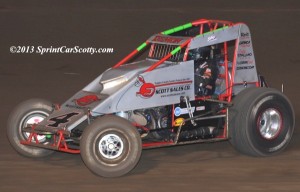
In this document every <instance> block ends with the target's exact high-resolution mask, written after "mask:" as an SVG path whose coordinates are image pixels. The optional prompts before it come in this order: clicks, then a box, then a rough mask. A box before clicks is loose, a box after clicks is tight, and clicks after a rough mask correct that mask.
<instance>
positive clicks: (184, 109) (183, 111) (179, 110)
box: [174, 107, 195, 117]
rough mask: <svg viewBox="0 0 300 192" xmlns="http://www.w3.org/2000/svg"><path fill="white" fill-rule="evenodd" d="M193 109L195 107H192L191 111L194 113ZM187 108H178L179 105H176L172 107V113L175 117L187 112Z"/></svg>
mask: <svg viewBox="0 0 300 192" xmlns="http://www.w3.org/2000/svg"><path fill="white" fill-rule="evenodd" d="M194 111H195V107H192V113H194ZM188 113H189V110H188V109H187V108H180V107H176V108H175V109H174V115H175V116H176V117H178V116H180V115H184V114H188Z"/></svg>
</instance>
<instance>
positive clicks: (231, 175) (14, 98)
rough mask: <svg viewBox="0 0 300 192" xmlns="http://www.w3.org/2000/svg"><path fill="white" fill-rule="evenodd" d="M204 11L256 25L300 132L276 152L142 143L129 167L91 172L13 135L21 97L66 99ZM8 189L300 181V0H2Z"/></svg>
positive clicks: (248, 186) (1, 177) (262, 67)
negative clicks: (35, 154)
mask: <svg viewBox="0 0 300 192" xmlns="http://www.w3.org/2000/svg"><path fill="white" fill-rule="evenodd" d="M199 18H210V19H223V20H232V21H235V22H238V21H243V22H245V23H247V24H248V25H249V26H250V29H251V32H252V37H253V42H254V52H255V57H256V60H257V65H258V69H259V71H260V73H262V74H264V75H265V77H266V79H267V80H268V81H269V82H270V83H271V85H272V86H273V87H275V88H278V89H280V87H281V83H284V85H285V94H286V95H287V96H288V97H289V98H290V99H291V101H292V103H293V105H294V109H295V112H296V132H295V134H294V137H293V140H292V142H291V144H290V146H289V147H288V148H287V149H286V151H284V152H283V153H281V154H280V155H278V156H275V157H269V158H252V157H247V156H243V155H241V154H239V153H238V152H236V151H235V150H234V149H233V148H232V147H231V145H230V144H229V143H228V142H221V143H213V144H196V145H188V146H180V147H173V148H164V149H154V150H146V151H143V154H142V158H141V160H140V162H139V164H138V166H137V167H136V168H135V169H134V170H133V171H132V172H131V173H130V174H129V175H127V176H125V177H121V178H116V179H105V178H101V177H97V176H95V175H93V174H92V173H91V172H90V171H89V170H88V169H87V168H86V167H85V165H84V164H83V162H82V160H81V158H80V155H70V154H64V153H56V154H55V155H54V156H52V157H50V158H48V159H42V160H33V159H28V158H24V157H22V156H20V155H18V154H17V153H16V152H15V151H14V150H13V149H12V148H11V147H10V145H9V143H8V141H7V138H6V122H7V119H8V114H9V112H10V111H11V110H12V109H13V107H14V106H15V105H16V104H17V103H19V102H21V101H23V100H26V99H29V98H33V97H39V98H45V99H48V100H51V101H53V102H55V103H61V102H63V101H65V100H66V99H67V98H68V97H70V96H71V95H72V94H74V93H75V92H76V91H78V90H79V89H81V88H82V87H83V86H84V85H86V84H87V83H89V82H90V81H91V80H93V79H94V78H95V77H96V76H97V75H99V74H100V73H102V72H103V71H104V70H105V69H106V68H108V67H109V66H112V65H113V64H115V63H116V62H117V61H118V60H120V59H121V58H122V57H124V56H125V55H126V54H128V53H129V52H130V51H132V50H133V49H134V48H136V47H137V46H138V45H140V44H141V43H142V42H144V41H145V39H147V38H148V37H149V36H150V35H151V34H153V33H156V32H159V31H163V30H165V29H168V28H171V27H174V26H177V25H180V24H184V23H187V22H190V21H193V20H196V19H199ZM0 23H1V30H0V39H1V43H0V50H1V51H0V88H1V91H0V98H1V100H0V103H1V107H0V114H1V116H0V125H1V126H0V149H1V150H0V151H1V154H0V191H1V192H13V191H18V192H19V191H22V192H25V191H31V192H33V191H156V192H157V191H172V192H174V191H230V192H233V191H300V142H299V141H300V131H299V129H298V128H299V127H298V124H299V123H298V121H297V119H299V114H300V107H299V106H300V101H299V98H300V89H299V84H298V81H299V80H300V79H299V70H300V54H299V50H300V47H299V45H300V38H299V34H300V2H299V1H296V0H295V1H291V0H285V1H260V0H255V1H250V0H249V1H240V0H232V1H216V0H211V1H188V0H186V1H177V0H172V1H163V2H161V1H158V0H153V1H151V2H144V1H143V2H142V1H126V2H125V1H122V2H118V3H116V4H114V3H112V2H108V1H103V2H102V1H73V0H72V1H63V2H61V1H38V0H36V1H33V0H28V1H22V2H21V3H20V4H18V3H14V2H12V1H7V2H2V3H0ZM13 45H14V46H18V45H21V46H22V45H25V46H29V45H34V46H43V47H50V46H53V47H54V46H64V45H65V46H70V47H71V46H75V45H78V46H81V47H90V46H93V47H113V48H114V53H113V54H95V55H89V54H84V55H83V54H45V55H38V54H11V53H10V52H9V48H10V46H13Z"/></svg>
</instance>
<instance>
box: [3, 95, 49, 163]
mask: <svg viewBox="0 0 300 192" xmlns="http://www.w3.org/2000/svg"><path fill="white" fill-rule="evenodd" d="M52 111H53V107H52V103H51V102H49V101H46V100H43V99H30V100H27V101H24V102H22V103H20V104H19V105H18V106H17V107H16V108H15V109H14V110H13V111H12V113H11V114H10V116H9V118H8V125H7V137H8V140H9V142H10V143H11V145H12V146H13V148H14V149H15V150H16V151H17V152H19V153H20V154H21V155H23V156H26V157H32V158H41V157H46V156H49V155H51V154H52V153H54V151H52V150H48V149H42V148H38V147H32V146H26V145H23V144H21V143H20V141H21V140H26V139H28V137H29V133H26V132H24V131H23V129H24V128H25V127H28V126H32V125H33V124H38V123H40V122H41V121H43V120H44V119H45V118H46V117H47V116H49V114H50V113H52ZM37 139H38V141H39V142H40V143H43V142H45V140H46V136H45V135H39V136H37Z"/></svg>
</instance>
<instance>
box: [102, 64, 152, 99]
mask: <svg viewBox="0 0 300 192" xmlns="http://www.w3.org/2000/svg"><path fill="white" fill-rule="evenodd" d="M154 63H155V61H151V60H142V61H138V62H134V63H130V64H126V65H122V66H120V67H118V68H110V69H108V70H107V71H105V72H104V73H103V74H102V75H101V78H100V82H99V83H100V85H101V86H102V91H101V94H107V95H111V94H112V93H114V92H116V91H118V90H119V89H120V88H121V87H123V86H124V85H125V84H127V83H128V82H130V81H131V80H132V79H133V78H135V77H136V76H137V75H138V74H140V73H142V72H144V71H145V70H146V69H147V68H149V67H150V66H151V65H152V64H154Z"/></svg>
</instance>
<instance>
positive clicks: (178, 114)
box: [174, 107, 181, 117]
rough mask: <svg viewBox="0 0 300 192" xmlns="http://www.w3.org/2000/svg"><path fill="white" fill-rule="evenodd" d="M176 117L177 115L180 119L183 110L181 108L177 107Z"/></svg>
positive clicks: (175, 110)
mask: <svg viewBox="0 0 300 192" xmlns="http://www.w3.org/2000/svg"><path fill="white" fill-rule="evenodd" d="M174 115H175V116H176V117H178V116H180V115H181V108H180V107H176V108H175V109H174Z"/></svg>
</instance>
